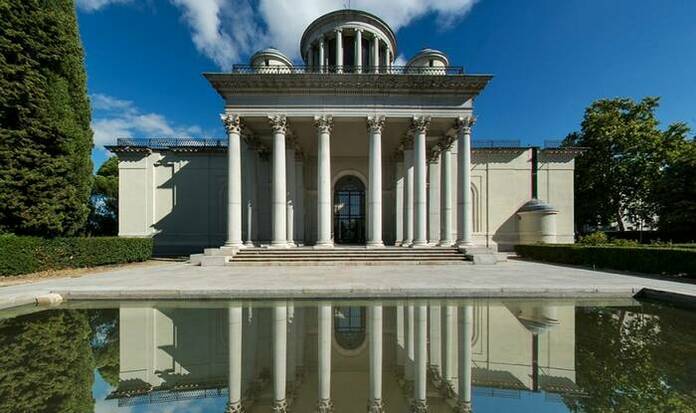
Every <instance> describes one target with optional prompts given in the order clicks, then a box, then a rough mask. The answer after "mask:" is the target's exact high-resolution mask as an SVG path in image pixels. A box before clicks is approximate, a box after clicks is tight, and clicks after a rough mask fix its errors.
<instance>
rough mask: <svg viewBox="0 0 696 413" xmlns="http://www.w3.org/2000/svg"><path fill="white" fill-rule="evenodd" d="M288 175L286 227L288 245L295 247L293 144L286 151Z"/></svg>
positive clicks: (286, 177) (286, 175)
mask: <svg viewBox="0 0 696 413" xmlns="http://www.w3.org/2000/svg"><path fill="white" fill-rule="evenodd" d="M285 163H286V166H287V168H286V173H285V179H286V182H287V205H288V206H287V210H286V216H287V218H286V219H285V225H286V234H287V235H286V237H285V239H286V241H287V242H288V245H290V246H294V245H295V197H296V196H295V183H296V182H295V146H294V145H293V144H292V143H291V144H289V145H288V146H287V148H286V149H285Z"/></svg>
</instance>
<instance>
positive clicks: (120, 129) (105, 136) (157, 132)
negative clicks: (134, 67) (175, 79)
mask: <svg viewBox="0 0 696 413" xmlns="http://www.w3.org/2000/svg"><path fill="white" fill-rule="evenodd" d="M91 99H92V110H93V120H92V130H93V131H94V144H95V146H96V147H102V146H104V145H111V144H114V143H116V138H146V137H187V136H198V137H200V135H202V134H203V130H202V129H201V128H200V127H199V126H186V125H179V124H176V123H174V122H171V121H169V120H168V119H167V118H166V117H165V116H163V115H160V114H158V113H142V112H141V111H140V109H138V107H137V106H136V105H135V104H134V103H133V102H131V101H129V100H122V99H117V98H114V97H112V96H107V95H103V94H99V93H97V94H94V95H92V96H91Z"/></svg>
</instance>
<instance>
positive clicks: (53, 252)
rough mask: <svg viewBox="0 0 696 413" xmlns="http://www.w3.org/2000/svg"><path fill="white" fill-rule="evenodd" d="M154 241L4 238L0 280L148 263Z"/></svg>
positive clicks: (0, 244) (0, 248)
mask: <svg viewBox="0 0 696 413" xmlns="http://www.w3.org/2000/svg"><path fill="white" fill-rule="evenodd" d="M151 256H152V239H151V238H118V237H93V238H88V237H70V238H41V237H26V236H14V235H5V236H0V276H7V275H20V274H27V273H32V272H37V271H46V270H59V269H64V268H80V267H94V266H98V265H107V264H120V263H127V262H136V261H145V260H148V259H149V258H150V257H151Z"/></svg>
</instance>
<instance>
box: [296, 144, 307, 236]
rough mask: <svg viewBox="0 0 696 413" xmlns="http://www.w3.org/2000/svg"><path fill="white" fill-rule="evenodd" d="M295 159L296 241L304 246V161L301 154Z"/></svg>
mask: <svg viewBox="0 0 696 413" xmlns="http://www.w3.org/2000/svg"><path fill="white" fill-rule="evenodd" d="M296 156H297V157H296V158H295V204H294V206H295V208H294V211H295V241H296V242H297V244H298V245H303V244H304V240H305V239H304V238H305V221H304V219H305V216H304V214H305V211H304V196H305V189H304V188H305V186H304V159H302V155H301V154H296Z"/></svg>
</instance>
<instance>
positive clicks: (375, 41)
mask: <svg viewBox="0 0 696 413" xmlns="http://www.w3.org/2000/svg"><path fill="white" fill-rule="evenodd" d="M372 62H373V63H372V66H373V67H374V69H373V70H374V72H375V73H379V37H377V35H375V36H374V37H373V38H372Z"/></svg>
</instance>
